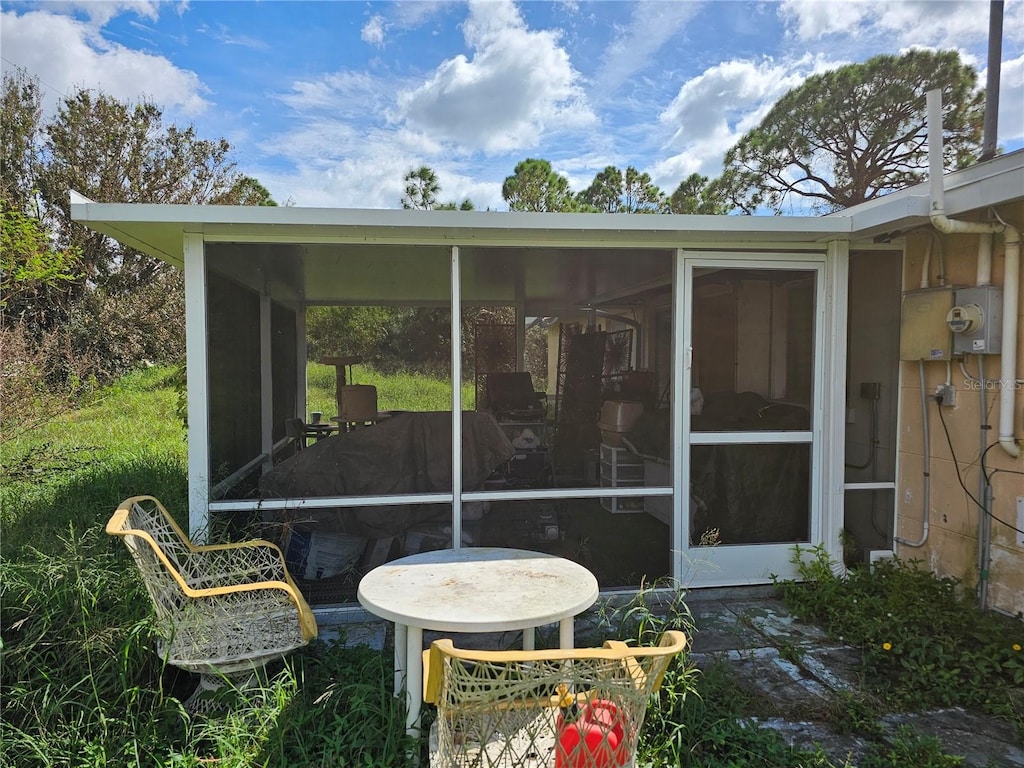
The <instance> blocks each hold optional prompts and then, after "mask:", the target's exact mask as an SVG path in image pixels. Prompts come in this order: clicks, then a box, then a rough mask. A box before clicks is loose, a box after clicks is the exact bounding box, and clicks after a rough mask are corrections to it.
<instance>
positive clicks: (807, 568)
mask: <svg viewBox="0 0 1024 768" xmlns="http://www.w3.org/2000/svg"><path fill="white" fill-rule="evenodd" d="M793 562H794V564H795V565H796V566H797V570H798V572H799V574H800V577H801V578H802V579H804V581H803V582H799V581H778V582H777V583H776V586H777V588H778V590H779V593H780V594H781V595H782V597H783V600H784V601H785V602H786V604H787V605H788V606H789V607H790V609H791V610H793V611H794V613H795V614H796V615H797V616H798V617H800V618H802V619H805V620H807V621H812V622H815V623H818V624H820V625H821V626H822V627H823V628H824V629H825V630H826V631H828V633H829V634H830V635H831V636H833V637H835V638H837V639H839V640H842V641H843V642H845V643H848V644H850V645H855V646H859V647H860V648H861V649H862V651H863V663H864V673H865V679H866V682H867V684H868V686H869V687H870V688H871V689H872V691H873V692H875V693H876V694H879V695H881V696H882V697H883V699H884V701H885V702H886V703H887V705H888V706H890V707H891V708H894V709H922V708H930V707H937V706H954V705H956V706H967V707H972V706H973V707H980V708H982V709H984V710H985V711H987V712H989V713H991V714H998V715H1003V716H1009V717H1011V718H1016V719H1019V718H1020V716H1021V712H1020V711H1019V710H1015V704H1014V697H1012V696H1011V695H1010V690H1011V689H1012V688H1013V687H1015V686H1018V687H1019V686H1020V685H1021V684H1022V683H1024V652H1022V651H1021V646H1022V645H1024V625H1022V624H1021V622H1020V621H1019V620H1014V619H1010V618H1008V617H1005V616H1002V615H999V614H997V613H993V612H990V611H980V610H978V609H977V608H976V606H975V604H974V599H973V595H972V594H970V593H969V592H968V591H967V590H965V589H964V588H963V585H962V584H961V583H960V581H958V580H957V579H953V578H949V577H940V576H936V575H934V574H932V573H930V572H928V571H925V570H923V569H921V568H920V567H919V563H918V562H917V561H914V560H901V559H898V558H895V559H892V560H882V561H880V562H879V563H876V564H875V566H874V567H873V569H868V568H866V567H863V568H855V569H852V570H851V571H850V572H849V575H848V577H847V578H846V579H843V578H841V577H839V576H837V575H835V574H834V573H833V570H832V564H831V562H830V560H829V558H828V555H827V554H826V553H825V551H824V548H822V547H815V548H802V547H797V548H796V551H795V554H794V556H793Z"/></svg>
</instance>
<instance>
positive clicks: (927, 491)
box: [893, 360, 932, 547]
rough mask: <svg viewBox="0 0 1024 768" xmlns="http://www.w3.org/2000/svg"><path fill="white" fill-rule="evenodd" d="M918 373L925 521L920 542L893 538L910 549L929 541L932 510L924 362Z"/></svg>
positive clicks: (919, 365) (920, 365) (919, 361)
mask: <svg viewBox="0 0 1024 768" xmlns="http://www.w3.org/2000/svg"><path fill="white" fill-rule="evenodd" d="M917 373H918V377H919V378H920V380H921V437H922V439H923V440H924V520H923V522H922V523H921V538H920V539H919V540H917V541H910V540H908V539H902V538H900V537H899V536H896V537H894V538H893V541H895V542H896V543H897V544H905V545H906V546H908V547H923V546H924V543H925V542H926V541H928V514H929V511H930V508H931V484H932V479H931V472H932V450H931V436H930V435H929V434H928V390H927V389H925V384H924V360H918V361H917Z"/></svg>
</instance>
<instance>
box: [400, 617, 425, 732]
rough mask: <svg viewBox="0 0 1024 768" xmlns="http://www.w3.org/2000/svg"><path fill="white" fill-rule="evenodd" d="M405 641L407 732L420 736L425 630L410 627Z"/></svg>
mask: <svg viewBox="0 0 1024 768" xmlns="http://www.w3.org/2000/svg"><path fill="white" fill-rule="evenodd" d="M405 642H406V668H405V703H406V715H405V732H406V733H408V734H409V735H410V736H417V737H418V736H419V735H420V706H421V704H422V703H423V658H422V655H423V630H422V629H421V628H420V627H409V628H408V634H407V637H406V641H405ZM396 653H397V651H396Z"/></svg>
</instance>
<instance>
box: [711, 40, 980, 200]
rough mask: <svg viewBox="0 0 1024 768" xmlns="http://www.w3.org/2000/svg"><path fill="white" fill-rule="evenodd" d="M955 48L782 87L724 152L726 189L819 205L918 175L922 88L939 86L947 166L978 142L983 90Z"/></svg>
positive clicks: (967, 156) (882, 190)
mask: <svg viewBox="0 0 1024 768" xmlns="http://www.w3.org/2000/svg"><path fill="white" fill-rule="evenodd" d="M975 83H976V76H975V71H974V68H973V67H970V66H968V65H966V64H963V63H962V62H961V61H960V57H959V55H958V54H957V53H956V52H955V51H925V50H913V51H910V52H908V53H905V54H903V55H902V56H890V55H884V56H875V57H874V58H871V59H869V60H868V61H866V62H864V63H862V64H850V65H848V66H845V67H840V68H839V69H835V70H832V71H830V72H825V73H822V74H819V75H814V76H812V77H810V78H808V79H807V80H806V81H804V83H803V84H802V85H800V86H798V87H797V88H794V89H793V90H791V91H789V92H788V93H787V94H786V95H784V96H783V97H782V98H781V99H780V100H779V101H778V102H777V103H776V104H775V106H774V107H772V109H771V111H770V112H769V113H768V114H767V115H766V116H765V118H764V120H762V121H761V124H760V125H758V126H757V127H756V128H754V129H752V130H751V131H749V132H748V133H747V134H746V135H744V136H743V138H741V139H740V141H739V142H738V143H737V144H736V146H734V147H733V148H732V149H730V150H729V151H728V152H727V153H726V155H725V162H724V165H725V173H724V174H723V182H722V183H723V188H724V189H725V191H726V192H727V194H728V196H729V198H730V202H731V203H732V204H733V205H734V206H735V207H737V208H739V209H741V210H743V211H746V212H748V213H750V212H753V211H754V210H756V209H758V208H760V207H762V206H767V207H769V208H772V209H774V210H775V211H776V212H780V211H781V210H782V209H783V206H784V205H785V204H786V203H787V201H788V200H789V199H790V196H791V195H797V196H799V197H803V198H807V200H808V201H810V203H811V206H812V207H813V208H815V209H817V210H821V211H832V210H838V209H840V208H846V207H848V206H851V205H856V204H857V203H862V202H864V201H866V200H872V199H874V198H876V197H880V196H881V195H885V194H887V193H889V192H892V191H894V190H897V189H902V188H904V187H907V186H910V185H912V184H916V183H918V182H921V181H923V180H924V178H925V177H926V171H927V167H928V153H927V129H926V125H925V94H926V93H927V92H928V91H930V90H933V89H936V88H941V90H942V103H943V109H942V112H943V114H942V118H943V133H944V140H945V158H944V160H945V166H946V168H947V169H955V168H962V167H964V166H965V165H967V164H969V163H970V162H971V161H972V160H973V158H974V157H975V155H976V154H977V151H978V148H979V147H978V145H979V141H980V137H981V129H982V122H983V111H982V110H983V107H982V104H983V94H982V93H980V92H978V91H977V90H976V89H975Z"/></svg>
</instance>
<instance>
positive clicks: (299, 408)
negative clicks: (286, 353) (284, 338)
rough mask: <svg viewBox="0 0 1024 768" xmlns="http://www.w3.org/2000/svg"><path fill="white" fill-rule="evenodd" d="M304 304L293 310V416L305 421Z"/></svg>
mask: <svg viewBox="0 0 1024 768" xmlns="http://www.w3.org/2000/svg"><path fill="white" fill-rule="evenodd" d="M308 351H309V350H308V347H307V345H306V304H305V302H303V303H301V304H300V305H299V306H298V308H296V310H295V410H296V413H295V415H296V416H298V417H299V418H300V419H302V420H303V421H305V420H306V419H308V418H309V416H308V415H307V414H308V413H309V403H308V402H307V401H306V397H307V393H308V391H309V390H308V383H307V381H306V355H307V353H308Z"/></svg>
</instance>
